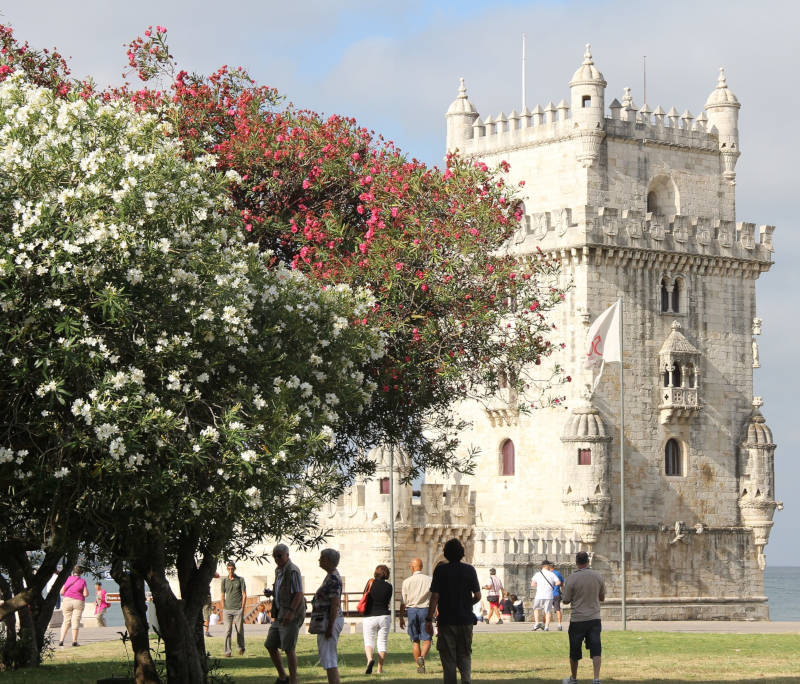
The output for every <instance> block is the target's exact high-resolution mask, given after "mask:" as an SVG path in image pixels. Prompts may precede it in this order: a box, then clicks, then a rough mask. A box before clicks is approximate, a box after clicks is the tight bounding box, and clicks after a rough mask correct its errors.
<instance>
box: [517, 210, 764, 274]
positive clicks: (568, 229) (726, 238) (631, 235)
mask: <svg viewBox="0 0 800 684" xmlns="http://www.w3.org/2000/svg"><path fill="white" fill-rule="evenodd" d="M774 230H775V226H769V225H763V226H759V227H758V232H757V233H756V225H755V224H754V223H747V222H744V221H740V222H734V221H724V220H720V219H713V218H707V217H699V216H680V215H672V216H661V215H657V214H654V213H652V212H646V213H645V212H639V211H634V210H627V209H622V210H620V209H616V208H610V207H591V206H585V207H573V208H562V209H557V210H554V211H544V212H538V213H534V214H532V215H530V216H526V217H525V220H524V221H523V225H522V227H521V228H520V229H519V230H518V231H517V234H516V235H515V237H514V238H513V243H512V244H513V249H514V251H516V252H519V253H530V252H536V250H537V248H539V249H541V250H542V251H553V250H560V249H570V248H582V247H585V246H592V245H595V246H608V247H614V248H619V249H625V248H629V249H639V250H652V251H658V252H669V253H671V254H678V255H687V256H689V255H697V256H704V257H722V258H726V259H730V260H739V261H748V262H754V264H755V265H757V266H758V270H760V271H761V270H768V269H769V267H770V266H771V264H772V255H773V251H774V246H773V237H772V236H773V232H774ZM756 238H758V240H756Z"/></svg>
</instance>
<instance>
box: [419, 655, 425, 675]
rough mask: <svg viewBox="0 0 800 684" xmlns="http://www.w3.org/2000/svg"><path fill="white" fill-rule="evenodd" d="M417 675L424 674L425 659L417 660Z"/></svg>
mask: <svg viewBox="0 0 800 684" xmlns="http://www.w3.org/2000/svg"><path fill="white" fill-rule="evenodd" d="M417 674H425V658H423V657H422V656H420V657H419V658H417Z"/></svg>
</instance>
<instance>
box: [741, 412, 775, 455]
mask: <svg viewBox="0 0 800 684" xmlns="http://www.w3.org/2000/svg"><path fill="white" fill-rule="evenodd" d="M747 443H748V444H757V445H759V446H762V445H763V446H774V442H773V441H772V430H770V429H769V427H767V421H766V420H764V416H762V415H761V412H760V411H759V410H758V409H756V410H755V411H754V412H753V417H752V418H751V419H750V424H749V425H748V426H747Z"/></svg>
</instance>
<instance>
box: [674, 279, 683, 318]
mask: <svg viewBox="0 0 800 684" xmlns="http://www.w3.org/2000/svg"><path fill="white" fill-rule="evenodd" d="M682 285H683V283H682V282H681V279H680V278H675V282H674V283H673V285H672V311H673V312H674V313H678V312H679V311H680V310H681V286H682Z"/></svg>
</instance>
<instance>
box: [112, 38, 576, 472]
mask: <svg viewBox="0 0 800 684" xmlns="http://www.w3.org/2000/svg"><path fill="white" fill-rule="evenodd" d="M128 59H129V64H130V66H131V68H132V70H134V71H135V72H136V73H137V75H138V76H139V77H140V78H141V79H142V80H145V81H147V80H150V79H153V78H156V77H161V78H165V77H169V76H170V75H171V76H172V77H173V84H172V92H171V94H165V93H163V92H162V91H157V90H153V89H147V88H145V89H141V90H137V91H130V90H127V89H121V90H117V91H114V92H113V93H107V94H106V95H107V96H108V97H123V98H129V99H131V100H133V101H134V102H136V103H137V105H138V106H140V107H142V108H145V109H158V110H159V111H163V112H164V115H165V116H166V117H168V118H169V120H170V121H171V123H173V125H174V129H175V131H176V135H177V136H178V137H179V139H180V140H181V142H182V144H183V146H184V148H185V150H186V154H187V155H188V156H190V157H191V156H195V155H201V154H213V155H215V156H216V157H217V160H218V165H217V168H218V170H220V171H224V170H226V169H232V170H235V171H237V173H239V174H240V176H241V177H242V179H243V182H242V184H240V185H238V186H237V187H236V188H235V189H234V191H233V196H232V199H233V202H234V205H235V207H236V209H237V210H238V213H239V216H240V220H241V228H242V230H243V232H244V233H245V234H246V235H247V236H248V238H249V239H250V240H253V241H256V242H258V243H259V245H261V247H262V248H263V249H265V250H267V251H268V252H270V253H271V254H273V255H274V257H275V259H277V260H280V261H282V262H284V263H287V264H291V266H292V268H294V269H296V270H299V271H301V272H303V273H307V274H309V275H310V276H311V277H313V278H314V279H316V280H318V281H319V282H321V283H324V284H332V283H348V284H350V285H355V286H364V287H367V288H369V290H370V291H371V292H372V293H373V295H374V297H375V305H374V306H373V307H372V309H371V310H370V311H369V313H368V314H367V315H366V316H365V317H364V320H363V322H364V323H365V324H370V325H375V326H377V327H378V328H379V329H381V330H382V331H383V332H384V333H385V335H386V341H387V353H386V355H385V356H384V357H383V358H382V359H381V360H380V361H379V362H378V363H376V364H374V366H373V367H372V368H371V369H370V376H371V377H372V378H373V379H374V381H375V382H376V383H377V385H378V387H379V391H378V392H377V393H376V394H375V395H374V396H373V400H372V402H371V404H370V406H369V408H368V409H367V410H366V411H365V412H364V414H362V421H361V424H360V425H356V426H354V429H356V430H360V432H361V434H364V435H365V436H366V435H369V436H371V438H372V439H373V440H374V441H375V442H384V443H389V444H391V445H396V446H398V447H399V448H402V449H404V450H405V451H406V452H407V453H408V454H409V456H410V462H411V464H412V468H411V472H410V473H409V475H410V476H414V475H416V474H417V473H418V472H419V471H421V470H423V469H437V468H438V469H445V468H453V467H455V468H457V469H466V468H469V463H468V462H463V461H462V462H457V461H455V460H454V456H453V454H454V447H455V444H456V441H455V439H454V436H455V435H456V434H457V433H458V431H459V429H460V428H462V427H463V424H462V423H461V422H460V421H458V419H457V418H456V417H455V416H454V415H453V406H454V405H455V403H456V402H457V401H459V400H460V399H466V398H470V397H472V398H475V397H477V398H487V397H492V396H495V395H496V393H497V390H498V388H499V387H500V386H501V385H508V386H510V387H511V389H513V390H516V391H517V392H518V393H519V396H522V397H525V399H523V400H522V401H520V403H519V405H518V408H521V409H526V408H530V407H531V406H532V405H535V404H537V403H541V402H548V401H558V400H559V398H558V397H553V398H550V397H549V396H548V395H546V394H543V391H544V390H546V389H548V388H549V387H550V386H551V383H552V381H554V380H558V379H560V378H561V369H560V368H559V366H558V365H555V374H554V375H545V376H543V375H542V373H540V372H539V371H540V370H541V366H540V361H541V359H542V358H543V357H545V356H548V355H549V354H550V353H551V352H552V351H553V349H554V346H553V344H552V343H551V341H550V340H549V339H548V338H549V337H550V334H551V332H552V329H551V325H550V323H549V322H548V320H547V313H548V311H549V310H550V309H551V308H552V307H553V306H555V305H556V304H557V303H559V302H560V301H561V300H562V299H563V288H562V287H561V286H560V284H559V280H558V277H559V272H558V267H557V265H556V264H554V263H551V262H549V261H548V260H547V259H545V258H544V257H543V255H542V256H541V258H538V259H533V260H530V259H520V258H516V257H513V256H512V255H511V253H510V250H509V240H510V238H511V237H512V235H513V234H514V232H515V231H516V229H517V228H518V225H519V220H520V218H521V212H520V206H521V205H520V204H519V203H518V202H517V201H516V200H515V191H514V189H512V188H509V187H507V186H506V183H505V180H504V177H505V173H506V172H507V171H508V165H507V164H506V163H503V164H501V165H500V168H499V169H496V170H490V169H489V168H487V166H486V165H485V164H484V163H482V162H472V161H468V160H464V159H461V158H459V157H457V156H452V155H451V156H449V157H448V158H447V164H446V168H445V170H444V171H443V172H442V171H440V170H438V169H435V168H434V169H431V168H427V167H426V166H425V165H424V164H422V163H420V162H418V161H417V160H413V159H409V158H407V157H406V156H405V155H403V154H402V153H401V152H400V151H399V150H397V149H396V148H395V146H394V145H393V143H391V142H385V141H383V139H382V138H380V137H377V138H376V136H375V135H374V134H373V133H372V132H370V131H367V130H366V129H364V128H361V127H359V126H358V125H357V124H356V122H355V121H354V120H353V119H351V118H346V117H341V116H331V117H329V118H327V119H324V118H322V117H320V116H319V115H317V114H315V113H313V112H309V111H305V110H298V109H296V108H294V107H292V106H286V107H283V106H282V101H281V98H280V97H279V96H278V94H277V93H276V92H275V91H274V90H273V89H270V88H265V87H262V86H258V85H256V84H255V83H254V82H253V81H252V80H251V79H250V78H249V76H248V75H247V74H246V73H245V72H244V71H242V70H241V69H234V70H231V69H229V68H227V67H223V68H221V69H220V70H218V71H217V72H216V73H214V74H212V75H211V76H208V77H204V76H201V75H190V74H187V73H186V72H185V71H177V69H176V67H175V64H174V62H173V60H172V57H171V55H170V54H169V50H168V47H167V44H166V29H165V28H163V27H157V28H156V29H152V28H151V29H149V30H148V31H147V32H146V34H145V36H144V37H143V38H138V39H136V40H135V41H133V42H132V43H131V44H130V46H129V51H128ZM165 101H166V102H169V103H170V106H169V107H166V108H165V107H163V103H164V102H165ZM551 368H552V366H551ZM537 373H538V374H537Z"/></svg>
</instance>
